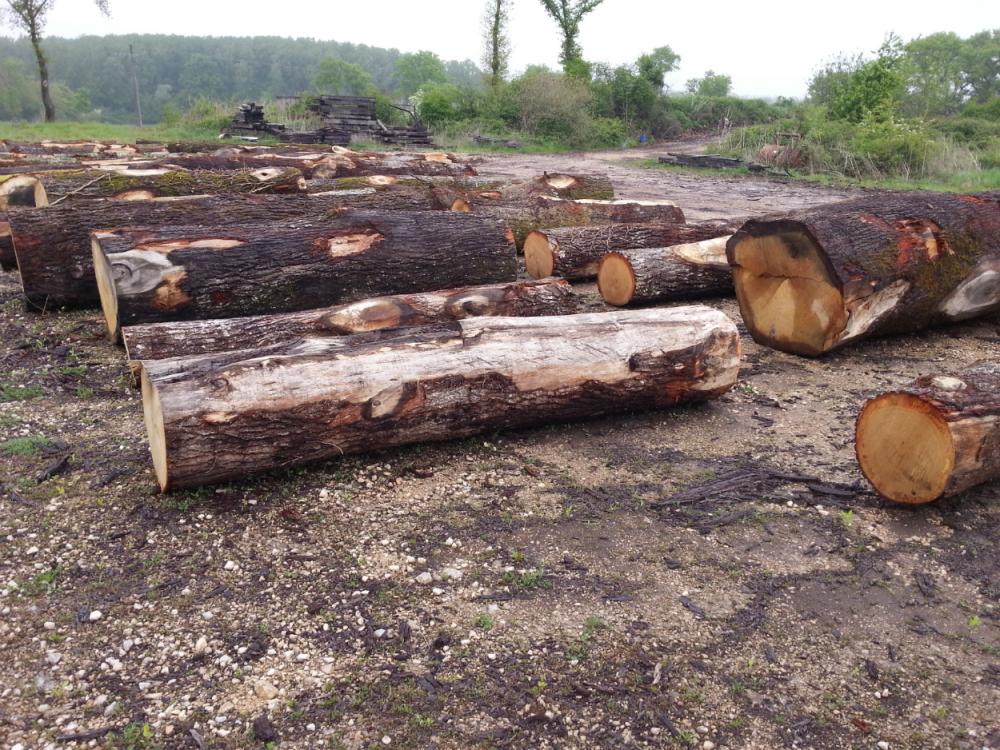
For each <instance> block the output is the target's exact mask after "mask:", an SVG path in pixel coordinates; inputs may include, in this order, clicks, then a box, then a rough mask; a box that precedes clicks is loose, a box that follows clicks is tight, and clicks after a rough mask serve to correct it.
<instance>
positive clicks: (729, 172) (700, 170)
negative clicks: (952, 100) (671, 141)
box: [628, 159, 750, 177]
mask: <svg viewBox="0 0 1000 750" xmlns="http://www.w3.org/2000/svg"><path fill="white" fill-rule="evenodd" d="M628 163H629V164H630V165H634V166H637V167H643V168H645V169H665V170H667V171H668V172H680V173H682V174H700V175H705V176H706V177H707V176H709V175H713V176H717V177H733V176H745V175H748V174H750V170H749V169H747V168H746V167H735V168H733V169H714V168H711V167H688V166H685V165H683V164H661V163H660V162H659V161H657V160H656V159H636V160H635V161H632V160H629V161H628Z"/></svg>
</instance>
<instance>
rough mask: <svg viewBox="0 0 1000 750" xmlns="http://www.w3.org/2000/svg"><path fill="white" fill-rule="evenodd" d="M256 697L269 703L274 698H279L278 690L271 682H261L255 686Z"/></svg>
mask: <svg viewBox="0 0 1000 750" xmlns="http://www.w3.org/2000/svg"><path fill="white" fill-rule="evenodd" d="M253 692H254V695H256V696H257V697H258V698H260V699H261V700H263V701H269V700H271V699H273V698H277V697H278V688H276V687H275V686H274V685H272V684H271V683H270V682H265V681H263V680H261V681H260V682H258V683H257V684H256V685H254V686H253Z"/></svg>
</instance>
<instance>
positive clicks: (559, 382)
mask: <svg viewBox="0 0 1000 750" xmlns="http://www.w3.org/2000/svg"><path fill="white" fill-rule="evenodd" d="M361 336H362V337H365V336H368V334H361ZM352 338H353V337H347V338H346V339H345V338H335V339H330V338H320V339H314V338H307V339H304V340H301V341H298V342H295V343H293V344H289V345H281V346H279V347H272V348H268V349H263V350H260V349H259V350H247V351H243V352H229V353H227V354H225V355H219V356H216V355H206V356H204V357H201V358H199V357H194V358H189V359H186V360H184V359H182V360H163V361H160V362H148V363H146V365H145V367H144V369H143V373H142V390H143V408H144V411H145V417H146V425H147V431H148V434H149V439H150V448H151V451H152V454H153V464H154V467H155V470H156V476H157V480H158V482H159V484H160V487H161V489H163V490H170V489H177V488H182V487H191V486H195V485H199V484H207V483H211V482H220V481H225V480H230V479H238V478H242V477H245V476H247V475H249V474H251V473H254V472H259V471H263V470H268V469H273V468H285V467H290V466H299V465H302V464H306V463H310V462H314V461H321V460H325V459H329V458H334V457H338V456H342V455H345V454H348V453H358V452H362V451H368V450H377V449H383V448H387V447H390V446H398V445H405V444H409V443H417V442H425V441H431V440H447V439H453V438H460V437H466V436H468V435H474V434H476V433H479V432H483V431H492V430H497V429H514V428H519V427H525V426H530V425H537V424H546V423H550V422H556V421H565V420H572V419H583V418H592V417H596V416H601V415H604V414H609V413H610V414H619V413H621V412H623V411H639V410H647V409H658V408H665V407H670V406H673V405H675V404H679V403H683V402H691V401H703V400H705V399H709V398H712V397H715V396H718V395H720V394H722V393H724V392H726V391H728V390H729V389H730V388H731V387H732V386H733V384H734V383H735V382H736V377H737V373H738V371H739V364H740V345H739V336H738V334H737V331H736V326H735V325H734V324H733V322H732V321H731V320H729V319H728V318H727V317H726V316H725V315H723V314H722V313H720V312H717V311H715V310H712V309H710V308H707V307H701V306H694V307H686V308H674V309H669V310H663V309H661V310H639V311H622V312H615V313H599V314H585V315H574V316H561V317H542V318H468V319H466V320H461V321H458V322H455V323H445V324H439V325H436V326H427V327H421V328H410V329H401V330H400V331H399V336H398V338H396V339H393V338H386V337H384V336H383V337H379V339H378V340H377V341H376V342H374V343H358V344H356V345H352V343H351V339H352ZM161 373H162V374H161Z"/></svg>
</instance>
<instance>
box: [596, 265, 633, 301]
mask: <svg viewBox="0 0 1000 750" xmlns="http://www.w3.org/2000/svg"><path fill="white" fill-rule="evenodd" d="M597 291H599V292H600V294H601V297H602V298H603V299H604V301H605V302H607V303H608V304H609V305H617V306H621V305H627V304H628V303H629V302H631V301H632V297H633V296H635V272H634V271H633V270H632V264H631V263H629V260H628V258H626V257H625V256H624V255H621V254H620V253H608V254H607V255H605V256H604V257H603V258H602V259H601V265H600V266H599V267H598V269H597Z"/></svg>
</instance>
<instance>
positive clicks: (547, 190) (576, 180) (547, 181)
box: [503, 172, 615, 200]
mask: <svg viewBox="0 0 1000 750" xmlns="http://www.w3.org/2000/svg"><path fill="white" fill-rule="evenodd" d="M503 194H504V197H505V198H526V197H528V196H530V195H548V196H551V197H553V198H564V199H567V200H585V199H592V200H611V199H613V198H614V197H615V188H614V186H613V185H612V184H611V179H610V178H609V177H608V176H607V175H595V174H566V173H561V172H552V173H549V172H543V173H542V175H541V176H540V177H536V178H535V179H533V180H528V181H526V182H520V183H516V184H514V185H511V186H510V187H508V188H506V189H505V190H504V191H503Z"/></svg>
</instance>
